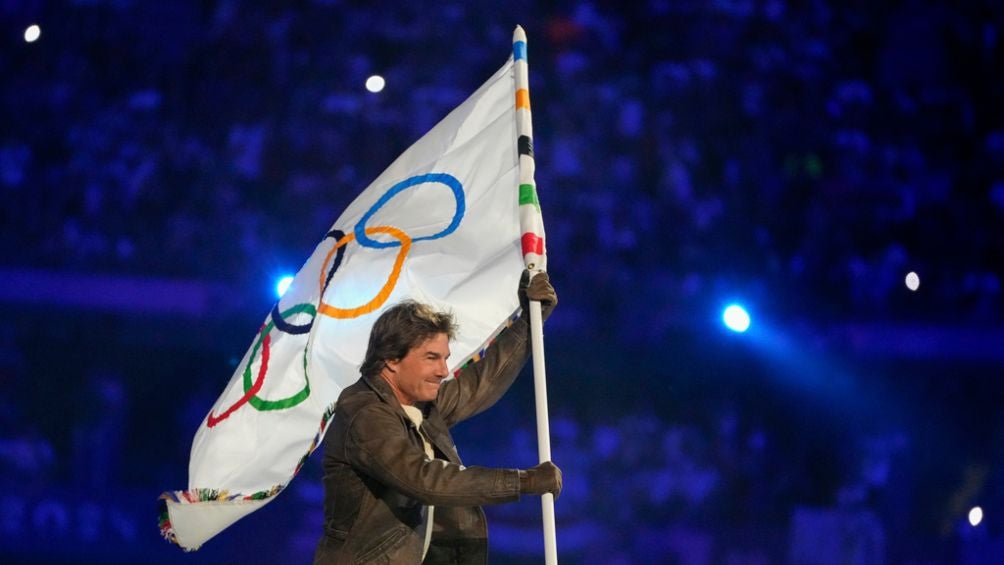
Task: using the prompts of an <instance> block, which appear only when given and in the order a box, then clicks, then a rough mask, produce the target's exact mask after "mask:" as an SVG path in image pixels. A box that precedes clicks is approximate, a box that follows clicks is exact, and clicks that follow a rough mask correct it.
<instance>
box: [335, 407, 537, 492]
mask: <svg viewBox="0 0 1004 565" xmlns="http://www.w3.org/2000/svg"><path fill="white" fill-rule="evenodd" d="M403 425H404V424H403V423H402V422H401V417H400V416H399V415H397V414H396V413H395V412H394V411H393V410H392V409H391V408H389V407H388V406H386V405H376V404H374V405H371V406H367V407H365V408H363V409H362V410H360V411H359V413H358V414H356V416H355V417H354V418H353V419H352V422H351V423H350V424H349V433H348V445H347V446H346V450H345V455H346V459H348V461H349V463H350V464H351V465H352V466H353V467H355V468H356V469H358V470H360V471H362V472H363V473H365V474H367V475H369V476H371V477H373V478H374V479H376V480H377V481H379V482H380V483H382V484H384V485H387V486H390V487H392V488H393V489H395V490H397V491H398V492H401V493H403V494H404V495H406V496H408V497H409V498H413V499H415V500H418V501H419V502H421V503H422V504H429V505H435V506H480V505H482V504H496V503H500V502H509V501H513V500H517V499H519V471H518V470H516V469H493V468H488V467H464V466H462V465H457V464H455V463H451V462H449V461H444V460H441V459H429V458H428V457H426V455H425V452H424V451H423V450H422V448H420V447H418V446H417V445H415V444H414V443H413V442H412V441H411V440H410V439H409V438H408V433H407V431H406V430H405V429H404V428H402V426H403Z"/></svg>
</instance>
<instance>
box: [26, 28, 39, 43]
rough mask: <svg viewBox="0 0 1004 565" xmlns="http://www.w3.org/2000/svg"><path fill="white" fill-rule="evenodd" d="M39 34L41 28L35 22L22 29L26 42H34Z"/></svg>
mask: <svg viewBox="0 0 1004 565" xmlns="http://www.w3.org/2000/svg"><path fill="white" fill-rule="evenodd" d="M41 35H42V28H40V27H38V26H37V25H35V24H32V25H30V26H28V28H27V29H25V30H24V40H25V41H27V42H28V43H34V42H35V41H36V40H37V39H38V38H39V37H41Z"/></svg>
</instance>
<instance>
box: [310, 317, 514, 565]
mask: <svg viewBox="0 0 1004 565" xmlns="http://www.w3.org/2000/svg"><path fill="white" fill-rule="evenodd" d="M528 337H529V327H528V325H527V323H526V322H525V321H524V320H523V319H522V318H520V319H518V320H516V321H515V322H513V324H512V326H511V327H509V328H508V329H506V330H504V331H503V332H502V333H501V334H499V336H498V338H497V339H496V340H495V342H494V343H493V344H492V345H491V346H490V347H489V348H488V352H487V354H486V356H485V358H484V359H482V360H481V361H479V362H477V363H472V364H471V365H468V366H467V368H465V369H464V370H463V371H462V372H461V373H460V375H459V376H458V377H457V378H455V379H451V380H448V381H445V382H444V383H443V384H442V385H441V386H440V389H439V394H438V397H437V399H436V401H435V402H430V403H426V404H425V406H423V407H422V408H423V412H424V415H425V420H424V422H423V424H422V431H423V432H424V433H425V434H426V437H427V438H428V440H429V442H430V443H431V444H432V445H433V448H434V450H435V452H436V459H435V460H429V459H427V458H426V456H425V451H424V449H423V443H422V438H421V436H420V435H419V430H418V429H417V428H416V427H415V424H414V423H413V422H412V421H411V420H410V419H409V418H408V416H407V415H406V414H405V413H404V410H403V409H402V408H401V405H400V403H398V401H397V398H396V397H395V396H394V393H393V392H392V391H391V389H390V386H388V385H387V383H386V382H384V380H383V379H381V378H380V377H375V378H369V377H363V378H360V379H359V381H357V382H356V383H355V384H353V385H351V386H349V387H348V388H346V389H345V390H344V391H342V394H341V396H340V397H339V398H338V403H337V405H336V407H335V415H334V419H333V420H332V422H331V426H330V428H329V429H328V431H327V434H326V436H325V438H324V461H323V467H324V492H325V498H324V535H323V536H322V537H321V541H320V542H319V543H318V546H317V552H316V553H315V555H314V563H315V564H334V563H338V564H341V563H353V564H355V563H394V564H412V563H419V562H420V561H421V560H422V548H423V545H424V542H425V540H424V538H423V537H422V536H421V532H423V531H424V527H423V526H424V523H425V520H426V518H427V513H428V509H427V506H428V505H434V506H435V507H436V510H435V513H434V528H433V534H432V545H431V546H430V547H429V551H428V553H427V555H426V558H425V563H464V564H467V563H485V562H487V558H488V525H487V522H486V520H485V514H484V511H483V510H482V509H481V508H480V505H482V504H494V503H499V502H508V501H512V500H516V499H518V498H519V474H518V471H517V470H516V469H491V468H486V467H464V465H463V464H462V463H461V461H460V456H459V454H458V453H457V448H456V445H455V444H454V443H453V438H452V437H451V436H450V431H449V428H450V427H452V426H453V425H454V424H456V423H458V422H460V421H463V420H465V419H467V418H470V417H471V416H474V415H475V414H478V413H480V412H482V411H484V410H485V409H487V408H489V407H490V406H491V405H493V404H495V402H496V401H498V399H499V398H501V397H502V395H503V394H505V392H506V390H508V389H509V386H510V385H511V384H512V382H513V381H514V380H515V378H516V376H517V375H518V374H519V371H520V369H521V368H522V367H523V365H524V364H525V363H526V359H527V357H528V356H529V350H528V344H527V338H528ZM420 406H421V405H420Z"/></svg>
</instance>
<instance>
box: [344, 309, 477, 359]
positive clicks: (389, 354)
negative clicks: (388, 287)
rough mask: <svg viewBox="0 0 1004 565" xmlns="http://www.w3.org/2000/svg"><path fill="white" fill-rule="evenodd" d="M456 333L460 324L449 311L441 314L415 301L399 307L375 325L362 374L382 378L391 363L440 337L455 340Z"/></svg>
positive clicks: (382, 317) (381, 316) (389, 310)
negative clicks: (381, 374)
mask: <svg viewBox="0 0 1004 565" xmlns="http://www.w3.org/2000/svg"><path fill="white" fill-rule="evenodd" d="M456 332H457V324H456V323H455V322H454V321H453V314H451V313H449V312H437V311H436V310H435V309H434V308H432V307H431V306H429V305H428V304H422V303H421V302H417V301H415V300H405V301H403V302H401V303H400V304H395V305H394V306H392V307H390V308H388V309H387V311H385V312H384V313H383V314H381V315H380V317H379V318H377V321H376V323H374V324H373V329H372V330H370V342H369V346H368V347H367V348H366V358H365V359H364V360H363V365H362V367H360V368H359V372H360V373H362V374H363V376H367V377H373V376H376V375H379V374H380V371H381V370H383V367H384V364H385V363H386V362H387V361H390V360H393V359H402V358H404V356H405V355H407V354H408V352H409V351H411V349H412V348H414V347H417V346H419V345H421V344H422V342H424V341H425V340H427V339H429V338H431V337H434V336H435V335H437V334H446V337H447V338H448V339H450V340H452V339H453V338H454V336H455V334H456Z"/></svg>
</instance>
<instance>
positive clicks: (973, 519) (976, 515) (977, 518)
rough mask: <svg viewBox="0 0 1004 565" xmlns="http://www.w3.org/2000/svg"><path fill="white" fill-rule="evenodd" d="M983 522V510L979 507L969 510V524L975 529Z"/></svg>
mask: <svg viewBox="0 0 1004 565" xmlns="http://www.w3.org/2000/svg"><path fill="white" fill-rule="evenodd" d="M982 521H983V509H982V508H980V507H979V506H973V507H972V509H971V510H969V524H970V525H971V526H972V527H974V528H975V527H976V526H979V525H980V522H982Z"/></svg>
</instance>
